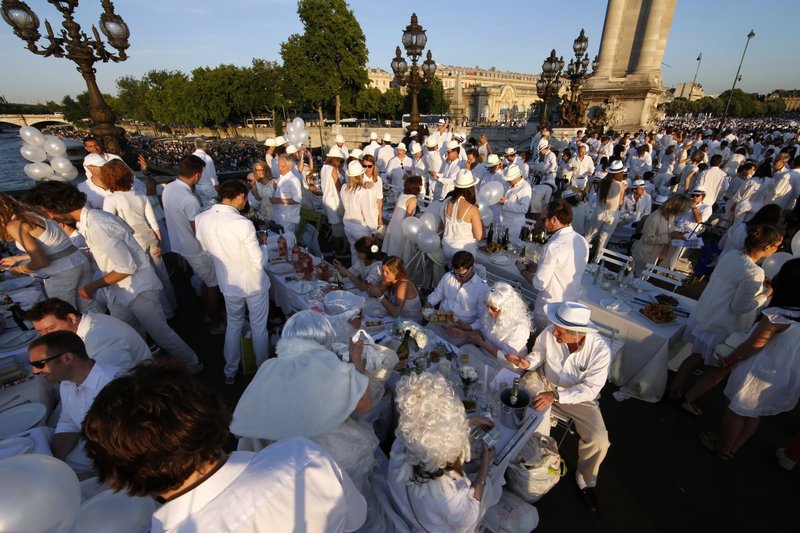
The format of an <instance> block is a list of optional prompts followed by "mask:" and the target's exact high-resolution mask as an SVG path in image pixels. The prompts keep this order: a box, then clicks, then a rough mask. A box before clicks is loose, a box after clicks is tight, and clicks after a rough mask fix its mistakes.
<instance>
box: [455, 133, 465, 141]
mask: <svg viewBox="0 0 800 533" xmlns="http://www.w3.org/2000/svg"><path fill="white" fill-rule="evenodd" d="M453 138H454V139H458V140H460V141H464V140H465V139H466V138H467V136H466V135H465V134H463V133H461V132H460V131H456V132H454V133H453Z"/></svg>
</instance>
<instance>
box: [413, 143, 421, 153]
mask: <svg viewBox="0 0 800 533" xmlns="http://www.w3.org/2000/svg"><path fill="white" fill-rule="evenodd" d="M421 151H422V145H421V144H419V143H418V142H412V143H411V153H412V154H418V153H420V152H421Z"/></svg>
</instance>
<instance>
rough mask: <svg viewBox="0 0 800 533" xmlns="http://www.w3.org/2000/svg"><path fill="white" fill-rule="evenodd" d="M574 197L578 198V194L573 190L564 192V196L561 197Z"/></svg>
mask: <svg viewBox="0 0 800 533" xmlns="http://www.w3.org/2000/svg"><path fill="white" fill-rule="evenodd" d="M573 196H578V193H576V192H575V191H573V190H572V189H567V190H566V191H564V194H562V195H561V198H572V197H573Z"/></svg>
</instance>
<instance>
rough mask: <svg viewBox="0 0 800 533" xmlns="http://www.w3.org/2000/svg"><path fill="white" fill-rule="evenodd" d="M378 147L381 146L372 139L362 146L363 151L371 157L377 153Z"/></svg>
mask: <svg viewBox="0 0 800 533" xmlns="http://www.w3.org/2000/svg"><path fill="white" fill-rule="evenodd" d="M380 147H381V145H380V144H378V143H377V142H376V141H372V142H370V143H369V144H368V145H366V146H365V147H364V153H365V154H369V155H371V156H372V157H375V154H376V153H377V151H378V148H380Z"/></svg>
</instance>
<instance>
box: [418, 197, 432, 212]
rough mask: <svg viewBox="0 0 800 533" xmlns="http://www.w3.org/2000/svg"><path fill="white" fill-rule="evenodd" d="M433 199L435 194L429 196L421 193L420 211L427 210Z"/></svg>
mask: <svg viewBox="0 0 800 533" xmlns="http://www.w3.org/2000/svg"><path fill="white" fill-rule="evenodd" d="M432 201H433V196H428V195H427V194H420V195H419V209H420V211H425V210H426V209H427V208H428V206H429V205H431V202H432Z"/></svg>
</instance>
